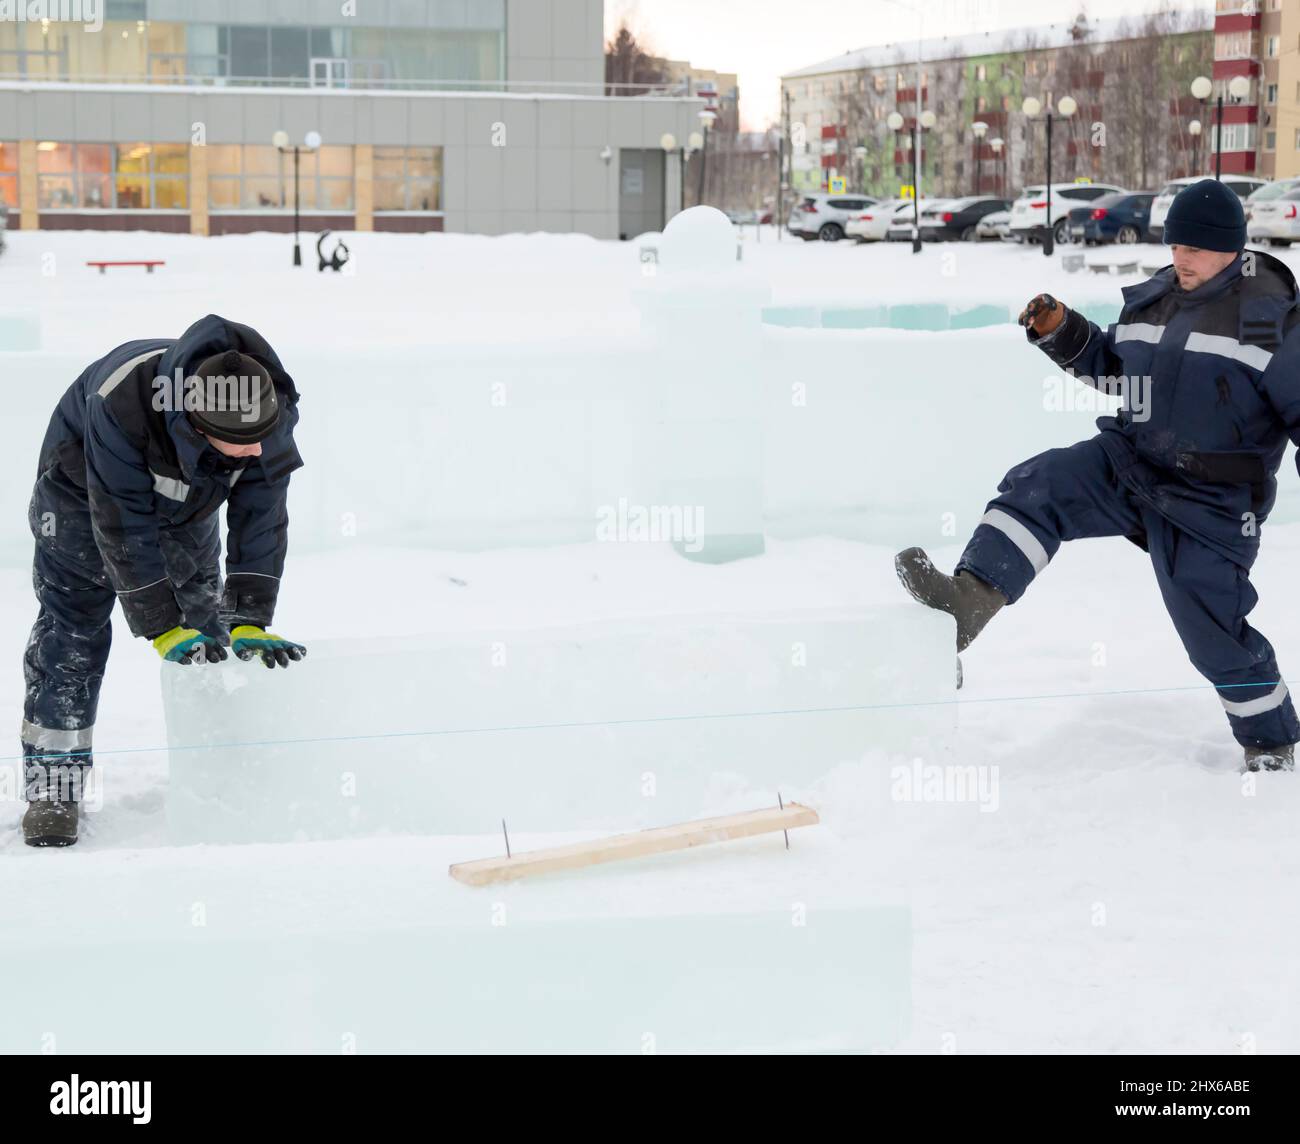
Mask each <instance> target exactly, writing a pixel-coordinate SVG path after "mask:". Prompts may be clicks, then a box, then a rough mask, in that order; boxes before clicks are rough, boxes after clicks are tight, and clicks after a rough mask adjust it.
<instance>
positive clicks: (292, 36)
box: [271, 28, 311, 79]
mask: <svg viewBox="0 0 1300 1144" xmlns="http://www.w3.org/2000/svg"><path fill="white" fill-rule="evenodd" d="M310 57H311V33H310V31H309V29H307V28H272V29H271V75H272V77H273V78H275V79H306V78H307V76H308V67H309V62H310Z"/></svg>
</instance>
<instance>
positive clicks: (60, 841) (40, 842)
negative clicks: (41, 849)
mask: <svg viewBox="0 0 1300 1144" xmlns="http://www.w3.org/2000/svg"><path fill="white" fill-rule="evenodd" d="M24 841H25V842H26V843H27V845H28V846H75V845H76V843H77V840H76V839H75V838H68V837H66V836H64V835H61V834H40V835H37V836H36V837H35V838H27V839H24Z"/></svg>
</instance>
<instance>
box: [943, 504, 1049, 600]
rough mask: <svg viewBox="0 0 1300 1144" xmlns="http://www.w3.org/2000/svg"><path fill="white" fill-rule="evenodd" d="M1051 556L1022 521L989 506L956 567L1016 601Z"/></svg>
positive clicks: (1045, 565) (1008, 598)
mask: <svg viewBox="0 0 1300 1144" xmlns="http://www.w3.org/2000/svg"><path fill="white" fill-rule="evenodd" d="M1054 550H1055V545H1053V551H1054ZM1051 558H1052V554H1051V553H1049V552H1048V550H1047V549H1046V547H1044V545H1043V543H1042V541H1040V540H1039V539H1038V537H1036V536H1035V535H1034V534H1033V533H1032V532H1031V531H1030V530H1029V528H1028V527H1027V526H1026V525H1025V524H1024V522H1023V521H1021V520H1018V519H1017V518H1016V517H1014V516H1012V515H1011V514H1010V513H1009V512H1005V511H1003V510H1002V509H1000V508H990V509H989V510H988V512H986V513H985V514H984V516H983V517H982V518H981V519H980V522H979V525H978V526H977V527H976V529H975V534H974V535H973V536H972V537H971V538H970V543H969V544H967V545H966V550H965V551H964V552H963V553H962V556H961V560H960V561H959V562H958V564H957V569H958V571H962V570H965V571H968V572H971V573H972V574H973V575H975V576H978V577H979V578H980V579H981V580H983V581H984V582H985V583H986V584H991V585H992V586H993V587H994V588H996V589H997V590H998V591H999V592H1001V593H1002V594H1003V595H1004V596H1006V598H1007V600H1008V601H1010V602H1011V603H1015V601H1016V600H1018V599H1020V597H1021V596H1022V595H1023V594H1024V591H1025V589H1026V588H1028V587H1029V585H1030V583H1031V582H1032V580H1033V579H1034V577H1035V576H1037V575H1038V573H1040V572H1041V571H1042V570H1043V569H1044V568H1046V567H1047V564H1048V561H1050V560H1051Z"/></svg>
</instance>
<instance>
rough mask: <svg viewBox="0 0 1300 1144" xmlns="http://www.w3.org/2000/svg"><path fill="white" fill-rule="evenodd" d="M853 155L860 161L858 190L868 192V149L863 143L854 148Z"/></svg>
mask: <svg viewBox="0 0 1300 1144" xmlns="http://www.w3.org/2000/svg"><path fill="white" fill-rule="evenodd" d="M853 157H854V158H855V159H857V161H858V171H859V172H860V173H859V175H858V190H860V191H861V192H862V193H863V194H866V192H867V149H866V147H864V146H863V145H862V144H861V143H859V144H858V145H857V146H856V147H854V148H853Z"/></svg>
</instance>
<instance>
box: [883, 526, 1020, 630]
mask: <svg viewBox="0 0 1300 1144" xmlns="http://www.w3.org/2000/svg"><path fill="white" fill-rule="evenodd" d="M894 567H895V568H896V569H898V578H899V579H900V580H901V581H902V582H903V587H904V588H906V589H907V590H908V591H909V592H911V593H912V596H913V598H915V599H917V600H919V601H920V602H921V603H922V604H924V605H925V606H926V607H927V608H938V609H939V610H940V611H941V612H947V613H948V615H950V616H952V617H953V618H954V619H955V620H956V621H957V651H958V652H963V651H965V650H966V649H967V648H968V647H970V645H971V642H972V641H973V640H974V639H975V637H976V636H977V635H979V634H980V632H982V631H983V630H984V625H985V624H987V623H988V622H989V620H991V619H992V618H993V617H994V616H995V615H996V614H997V613H998V610H999V609H1000V608H1001V607H1002V606H1003V605H1004V604H1005V603H1006V602H1007V599H1006V597H1005V596H1004V595H1002V593H1001V592H999V591H998V590H997V589H996V588H993V587H990V586H989V585H988V584H986V583H984V581H983V580H981V579H979V578H978V577H976V576H972V575H971V574H970V573H969V572H965V571H963V572H958V573H957V575H955V576H948V575H946V574H945V573H943V572H940V571H939V570H938V569H937V568H936V567H935V566H934V564H933V562H932V561H931V560H930V558H929V557H928V556H927V555H926V554H925V552H924V551H923V550H922V549H920V548H908V549H906V550H905V551H903V552H900V553H899V554H898V555H897V556H895V557H894Z"/></svg>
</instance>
